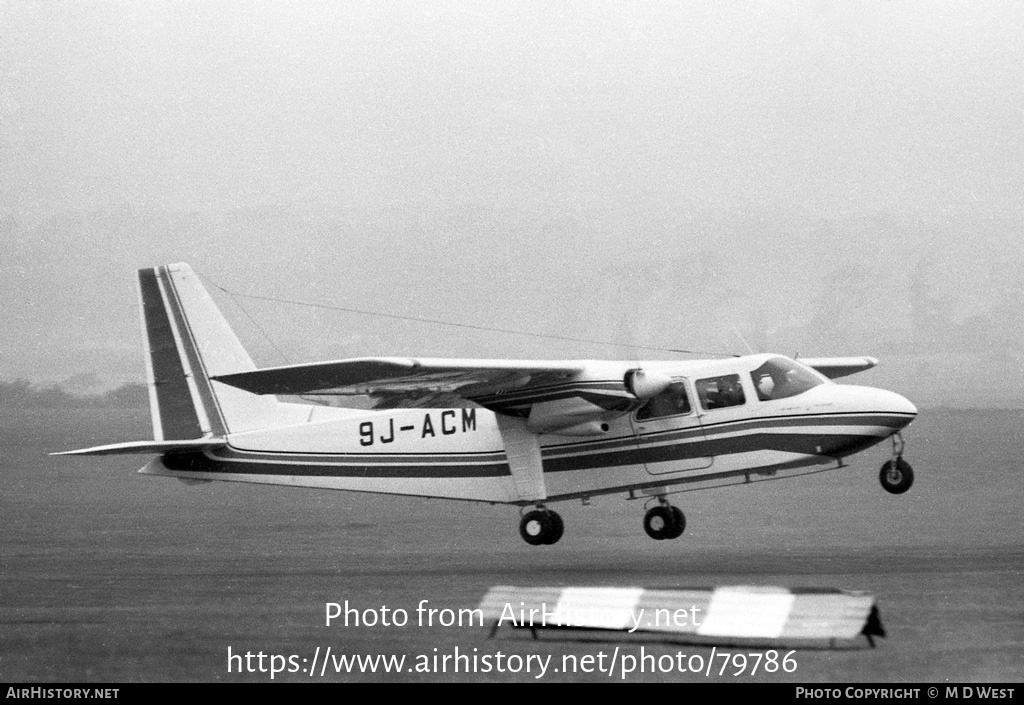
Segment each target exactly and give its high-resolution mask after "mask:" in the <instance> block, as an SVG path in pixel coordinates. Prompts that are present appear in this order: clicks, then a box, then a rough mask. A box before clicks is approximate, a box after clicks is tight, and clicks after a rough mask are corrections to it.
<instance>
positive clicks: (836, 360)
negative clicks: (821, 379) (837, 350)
mask: <svg viewBox="0 0 1024 705" xmlns="http://www.w3.org/2000/svg"><path fill="white" fill-rule="evenodd" d="M799 360H800V362H802V363H803V364H805V365H807V366H808V367H813V368H814V369H816V370H817V371H818V372H820V373H821V374H823V375H825V376H826V377H828V378H829V379H836V378H837V377H845V376H847V375H852V374H855V373H857V372H863V371H864V370H870V369H871V368H872V367H874V366H875V365H877V364H878V360H877V359H875V358H873V357H801V358H799Z"/></svg>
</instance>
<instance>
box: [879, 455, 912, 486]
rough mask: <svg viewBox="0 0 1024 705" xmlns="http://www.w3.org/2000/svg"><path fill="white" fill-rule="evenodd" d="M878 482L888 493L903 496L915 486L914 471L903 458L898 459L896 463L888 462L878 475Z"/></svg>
mask: <svg viewBox="0 0 1024 705" xmlns="http://www.w3.org/2000/svg"><path fill="white" fill-rule="evenodd" d="M878 481H879V482H881V483H882V487H883V488H884V489H885V491H886V492H891V493H892V494H903V493H904V492H906V491H907V490H909V489H910V486H911V485H912V484H914V469H913V468H912V467H910V463H908V462H907V461H906V460H904V459H903V458H897V459H896V462H895V463H893V462H892V461H891V460H888V461H886V463H885V465H883V466H882V469H881V470H880V471H879V473H878Z"/></svg>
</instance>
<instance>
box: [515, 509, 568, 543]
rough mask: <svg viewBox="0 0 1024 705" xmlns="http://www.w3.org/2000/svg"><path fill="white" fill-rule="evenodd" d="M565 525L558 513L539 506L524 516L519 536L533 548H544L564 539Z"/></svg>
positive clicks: (520, 524)
mask: <svg viewBox="0 0 1024 705" xmlns="http://www.w3.org/2000/svg"><path fill="white" fill-rule="evenodd" d="M564 531H565V524H563V523H562V517H560V516H559V515H558V512H554V511H552V510H550V509H547V508H546V507H544V506H543V505H538V506H537V508H536V509H533V510H531V511H529V512H527V513H526V514H524V515H523V518H522V519H521V520H520V521H519V535H520V536H522V537H523V540H524V541H526V543H528V544H530V545H531V546H544V545H551V544H553V543H556V542H557V541H558V539H560V538H562V533H563V532H564Z"/></svg>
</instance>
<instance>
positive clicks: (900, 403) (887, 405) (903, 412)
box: [876, 389, 917, 428]
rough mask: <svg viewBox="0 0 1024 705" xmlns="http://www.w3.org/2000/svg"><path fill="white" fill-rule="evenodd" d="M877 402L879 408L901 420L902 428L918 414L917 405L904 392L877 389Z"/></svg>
mask: <svg viewBox="0 0 1024 705" xmlns="http://www.w3.org/2000/svg"><path fill="white" fill-rule="evenodd" d="M876 393H877V397H876V403H877V404H878V410H879V411H882V412H885V413H887V414H892V415H893V416H894V417H895V418H896V420H897V421H899V422H900V428H905V427H906V426H908V425H909V424H910V422H911V421H913V420H914V418H915V417H916V416H917V407H916V406H914V403H913V402H912V401H910V400H909V399H907V398H906V397H905V396H903V395H902V394H897V393H896V392H890V391H888V390H885V389H878V390H876Z"/></svg>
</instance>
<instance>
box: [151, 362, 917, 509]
mask: <svg viewBox="0 0 1024 705" xmlns="http://www.w3.org/2000/svg"><path fill="white" fill-rule="evenodd" d="M763 358H764V356H750V357H748V358H732V359H728V360H719V361H703V362H702V363H701V364H700V366H699V368H698V369H694V366H693V365H692V364H690V365H687V364H686V363H682V364H679V365H677V366H665V368H664V371H665V372H666V373H669V374H672V376H673V378H674V379H677V380H679V381H682V382H683V383H684V384H685V385H686V387H687V390H688V393H689V396H690V398H691V399H696V398H697V397H696V395H695V393H694V390H693V378H695V377H698V376H702V375H712V374H724V373H726V372H739V373H740V378H741V379H742V380H744V382H743V384H744V390H745V391H746V399H747V401H746V403H744V404H741V405H736V406H731V407H728V408H721V409H714V410H703V409H701V408H700V407H699V405H697V404H695V405H694V406H696V407H697V408H696V409H691V410H690V411H689V413H686V414H679V415H671V416H665V417H661V418H654V419H645V420H640V419H638V418H637V414H636V412H635V411H634V412H632V413H628V414H625V415H619V416H617V417H615V418H611V419H609V420H608V421H607V423H606V427H607V431H606V432H604V433H602V434H601V435H599V436H596V437H595V436H582V437H580V436H568V435H558V434H557V433H551V434H544V435H542V436H541V455H542V458H543V466H544V481H545V483H546V486H547V499H548V500H549V501H552V500H559V499H569V498H575V497H587V496H591V495H599V494H606V493H614V492H623V491H627V490H641V491H644V490H648V491H651V492H655V491H660V488H664V487H667V486H670V485H675V484H680V483H693V482H701V481H705V482H707V481H714V480H718V479H721V478H729V477H737V478H740V479H743V478H744V476H747V475H751V474H762V475H769V474H776V473H783V472H785V471H788V470H793V469H798V468H804V467H807V466H813V465H829V464H831V465H834V466H837V467H838V466H839V465H840V464H841V463H840V461H841V459H842V458H844V457H846V456H848V455H851V454H853V453H856V452H859V451H861V450H864V449H865V448H867V447H870V446H872V445H874V444H876V443H879V442H881V441H883V440H885V439H886V438H888V437H890V436H892V435H893V434H894V433H897V432H898V431H899V430H900V429H902V428H903V427H905V426H906V425H907V424H909V423H910V421H911V420H913V418H914V415H915V414H916V409H915V408H914V406H913V404H911V403H910V402H909V401H907V400H906V399H905V398H903V397H902V396H900V395H898V394H895V393H893V392H889V391H885V390H881V389H874V388H871V387H862V386H855V385H844V384H836V383H833V382H831V381H829V382H826V383H823V384H820V385H819V386H816V387H814V388H813V389H809V390H807V391H805V392H803V393H801V394H799V395H796V396H793V397H788V398H785V399H777V400H767V401H759V400H758V397H757V395H756V390H754V389H753V382H752V381H750V380H749V372H750V370H751V369H753V368H754V367H755V366H756V364H757V363H758V362H759V361H761V360H762V359H763ZM663 364H665V363H663ZM683 371H685V372H686V375H685V376H684V375H682V374H680V373H681V372H683ZM295 411H296V412H300V411H301V414H302V416H303V417H304V418H305V419H309V420H308V421H305V422H303V423H296V424H294V425H286V426H282V427H278V428H273V429H265V430H258V431H251V432H246V433H237V434H231V435H229V436H228V438H227V441H228V445H227V447H225V448H222V449H215V450H208V451H206V452H205V453H204V454H203V456H202V458H203V459H202V460H200V459H199V457H198V456H196V455H190V456H182V457H179V458H175V457H173V456H171V457H165V458H162V459H155V460H153V461H152V462H150V463H149V464H148V465H147V466H146V467H145V468H144V469H143V470H142V472H143V473H145V474H153V475H165V476H168V475H169V476H173V477H180V478H183V479H191V480H233V481H239V482H256V483H266V484H280V485H290V486H302V487H315V488H326V489H339V490H349V491H362V492H376V493H386V494H403V495H416V496H427V497H443V498H450V499H462V500H473V501H484V502H495V503H515V504H528V502H523V501H520V498H519V495H518V494H517V492H516V488H515V483H514V481H513V477H512V474H511V473H510V470H509V462H508V458H507V456H506V447H505V444H504V442H503V438H502V434H501V432H500V430H499V427H498V423H497V419H496V415H495V413H494V412H491V411H489V410H487V409H484V408H455V409H394V410H388V411H359V410H352V409H339V408H334V407H324V406H309V407H298V406H296V407H295Z"/></svg>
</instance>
